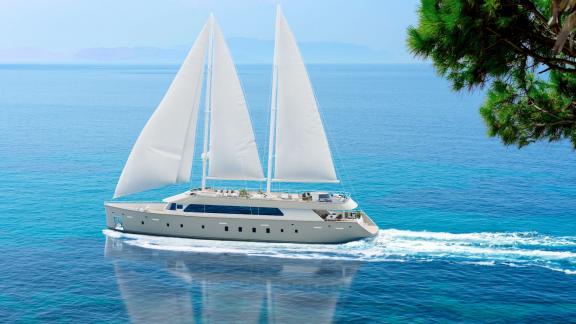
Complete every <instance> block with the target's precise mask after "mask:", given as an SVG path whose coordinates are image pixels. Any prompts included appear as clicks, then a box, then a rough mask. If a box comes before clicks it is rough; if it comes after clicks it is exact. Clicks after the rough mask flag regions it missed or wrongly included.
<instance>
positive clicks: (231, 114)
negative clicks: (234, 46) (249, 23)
mask: <svg viewBox="0 0 576 324" xmlns="http://www.w3.org/2000/svg"><path fill="white" fill-rule="evenodd" d="M213 28H214V34H213V53H214V54H213V55H214V57H213V61H212V83H211V88H210V96H211V99H210V107H209V108H210V150H209V152H210V153H209V155H208V163H209V169H208V177H209V178H212V179H223V180H263V179H264V174H263V172H262V165H261V164H260V158H259V156H258V149H257V147H256V141H255V140H254V133H253V131H252V123H251V121H250V115H249V114H248V108H247V107H246V100H245V99H244V92H243V91H242V86H241V85H240V80H239V79H238V75H237V74H236V68H235V67H234V62H233V61H232V57H231V56H230V51H229V50H228V46H227V45H226V41H225V40H224V37H223V36H222V32H221V31H220V28H219V27H218V24H216V23H215V24H214V27H213Z"/></svg>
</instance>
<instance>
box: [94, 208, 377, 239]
mask: <svg viewBox="0 0 576 324" xmlns="http://www.w3.org/2000/svg"><path fill="white" fill-rule="evenodd" d="M164 205H165V204H162V203H107V204H105V209H106V226H107V227H108V228H109V229H113V230H116V231H120V232H124V233H134V234H146V235H157V236H167V237H183V238H193V239H205V240H230V241H258V242H284V243H316V244H336V243H346V242H351V241H356V240H361V239H365V238H369V237H372V236H375V235H376V233H377V232H378V227H377V226H376V225H375V224H374V223H373V222H372V220H371V219H370V218H369V217H368V216H366V215H364V216H362V218H360V219H357V220H349V221H325V220H323V219H322V218H320V217H318V220H302V219H293V218H290V215H291V214H292V213H291V211H290V210H285V209H283V210H282V211H283V212H285V215H284V216H258V215H252V216H251V217H246V215H220V214H210V215H209V214H204V213H183V212H171V211H168V210H162V209H161V208H162V206H164ZM293 212H294V213H293V214H295V215H297V214H302V212H312V211H311V210H293Z"/></svg>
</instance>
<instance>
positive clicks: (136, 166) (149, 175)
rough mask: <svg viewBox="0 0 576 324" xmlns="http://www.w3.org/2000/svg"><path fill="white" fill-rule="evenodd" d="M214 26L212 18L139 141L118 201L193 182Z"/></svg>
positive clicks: (122, 178) (120, 184)
mask: <svg viewBox="0 0 576 324" xmlns="http://www.w3.org/2000/svg"><path fill="white" fill-rule="evenodd" d="M211 24H212V18H210V19H209V20H208V22H207V23H206V24H205V25H204V27H203V29H202V31H201V32H200V35H199V36H198V38H197V39H196V41H195V43H194V45H193V46H192V49H191V50H190V52H189V53H188V56H187V57H186V59H185V61H184V63H183V64H182V66H181V67H180V70H179V71H178V73H177V74H176V77H175V78H174V81H172V84H171V85H170V88H169V89H168V92H167V93H166V95H165V96H164V98H163V99H162V102H160V105H159V106H158V108H156V110H155V111H154V113H153V114H152V116H151V117H150V119H149V120H148V122H147V123H146V126H144V129H143V130H142V132H141V133H140V136H139V137H138V139H137V140H136V143H135V144H134V147H133V148H132V152H131V153H130V156H129V157H128V161H127V162H126V165H125V166H124V170H123V171H122V175H121V176H120V180H119V181H118V185H117V186H116V191H115V193H114V198H117V197H121V196H125V195H128V194H132V193H136V192H141V191H144V190H148V189H152V188H157V187H160V186H163V185H167V184H174V183H181V182H188V181H189V180H190V172H191V169H192V157H193V155H194V143H195V135H196V121H197V118H198V104H199V99H200V96H201V92H202V76H203V69H204V61H205V56H206V44H207V42H208V34H209V30H210V25H211Z"/></svg>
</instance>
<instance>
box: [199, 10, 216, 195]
mask: <svg viewBox="0 0 576 324" xmlns="http://www.w3.org/2000/svg"><path fill="white" fill-rule="evenodd" d="M209 23H210V26H209V28H210V30H209V35H208V61H207V64H206V94H205V98H204V103H205V106H204V144H203V149H202V186H201V188H202V190H204V189H205V188H206V169H207V166H208V165H207V164H208V163H207V162H208V138H209V136H208V134H209V132H208V128H209V125H210V111H211V109H210V101H211V97H212V96H211V89H212V61H213V56H214V55H213V54H214V53H213V49H212V47H213V46H214V15H212V14H210V22H209Z"/></svg>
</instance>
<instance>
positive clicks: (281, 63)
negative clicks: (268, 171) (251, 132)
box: [271, 7, 338, 182]
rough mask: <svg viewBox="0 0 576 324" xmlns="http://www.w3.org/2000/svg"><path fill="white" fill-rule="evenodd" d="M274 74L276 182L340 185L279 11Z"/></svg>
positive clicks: (309, 88) (311, 93) (309, 87)
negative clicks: (332, 183) (334, 183)
mask: <svg viewBox="0 0 576 324" xmlns="http://www.w3.org/2000/svg"><path fill="white" fill-rule="evenodd" d="M274 73H275V75H274V78H273V79H274V83H275V86H273V89H272V91H273V93H272V98H273V100H274V102H272V114H274V109H276V117H275V123H276V127H275V138H276V144H275V150H274V153H275V154H274V162H275V163H274V179H273V180H274V181H293V182H337V181H338V179H337V178H336V172H335V170H334V164H333V162H332V155H331V153H330V148H329V146H328V140H327V139H326V134H325V133H324V127H323V126H322V120H321V118H320V114H319V112H318V106H317V103H316V98H315V96H314V91H313V90H312V85H311V84H310V80H309V78H308V72H307V71H306V67H305V66H304V62H303V61H302V57H301V55H300V50H299V49H298V45H297V43H296V40H295V39H294V36H293V34H292V32H291V30H290V27H289V26H288V23H287V22H286V19H285V18H284V15H283V14H282V10H281V9H280V7H278V10H277V13H276V40H275V47H274ZM272 122H274V120H273V121H272ZM271 134H274V133H273V132H271ZM271 137H273V135H272V136H271Z"/></svg>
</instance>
